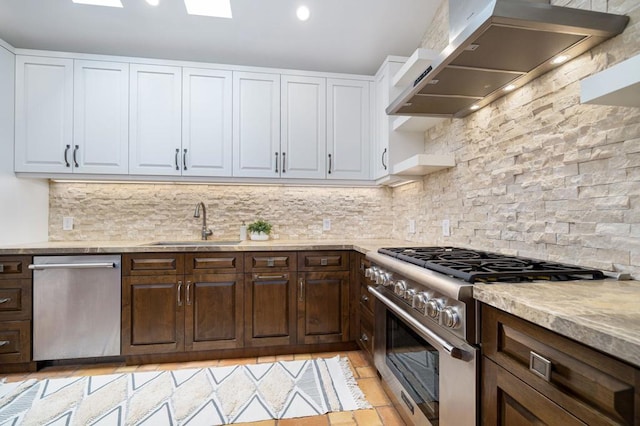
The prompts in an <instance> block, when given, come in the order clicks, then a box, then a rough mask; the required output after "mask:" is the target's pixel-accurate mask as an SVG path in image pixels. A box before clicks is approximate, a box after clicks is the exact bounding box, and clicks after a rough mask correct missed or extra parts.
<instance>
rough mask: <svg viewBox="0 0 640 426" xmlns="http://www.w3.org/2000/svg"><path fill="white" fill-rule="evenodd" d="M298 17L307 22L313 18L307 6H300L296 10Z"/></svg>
mask: <svg viewBox="0 0 640 426" xmlns="http://www.w3.org/2000/svg"><path fill="white" fill-rule="evenodd" d="M296 16H297V17H298V19H299V20H301V21H306V20H307V19H309V17H310V16H311V12H310V11H309V8H308V7H307V6H300V7H298V9H296Z"/></svg>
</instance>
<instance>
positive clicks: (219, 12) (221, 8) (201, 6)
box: [184, 0, 232, 19]
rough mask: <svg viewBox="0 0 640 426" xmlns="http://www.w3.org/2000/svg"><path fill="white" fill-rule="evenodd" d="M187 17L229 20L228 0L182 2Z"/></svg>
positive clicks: (191, 0)
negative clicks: (209, 17)
mask: <svg viewBox="0 0 640 426" xmlns="http://www.w3.org/2000/svg"><path fill="white" fill-rule="evenodd" d="M184 5H185V7H186V8H187V13H188V14H189V15H199V16H211V17H214V18H229V19H231V18H232V16H231V1H230V0H184Z"/></svg>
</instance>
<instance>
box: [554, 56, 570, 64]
mask: <svg viewBox="0 0 640 426" xmlns="http://www.w3.org/2000/svg"><path fill="white" fill-rule="evenodd" d="M568 60H569V57H568V56H567V55H559V56H556V57H555V58H553V59H552V60H551V63H552V64H553V65H558V64H561V63H563V62H567V61H568Z"/></svg>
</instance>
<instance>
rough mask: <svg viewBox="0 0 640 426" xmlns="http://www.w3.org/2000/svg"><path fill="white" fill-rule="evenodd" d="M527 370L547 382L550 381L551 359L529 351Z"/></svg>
mask: <svg viewBox="0 0 640 426" xmlns="http://www.w3.org/2000/svg"><path fill="white" fill-rule="evenodd" d="M529 371H531V372H532V373H533V374H535V375H536V376H539V377H542V378H543V379H545V380H546V381H547V382H550V381H551V361H549V360H548V359H546V358H544V357H543V356H540V355H538V354H537V353H535V352H534V351H531V352H529Z"/></svg>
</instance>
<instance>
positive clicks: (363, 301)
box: [359, 284, 375, 315]
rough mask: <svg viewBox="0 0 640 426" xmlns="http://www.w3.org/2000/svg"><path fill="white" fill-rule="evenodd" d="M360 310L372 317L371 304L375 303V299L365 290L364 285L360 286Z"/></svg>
mask: <svg viewBox="0 0 640 426" xmlns="http://www.w3.org/2000/svg"><path fill="white" fill-rule="evenodd" d="M359 300H360V310H361V311H362V310H366V311H368V312H369V313H370V314H371V315H373V304H374V303H375V298H374V297H373V295H372V294H371V293H369V290H368V289H367V286H366V284H365V285H361V286H360V298H359Z"/></svg>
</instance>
